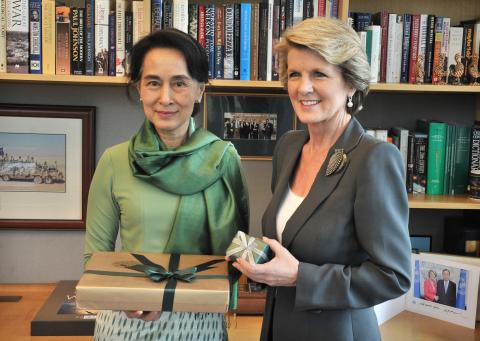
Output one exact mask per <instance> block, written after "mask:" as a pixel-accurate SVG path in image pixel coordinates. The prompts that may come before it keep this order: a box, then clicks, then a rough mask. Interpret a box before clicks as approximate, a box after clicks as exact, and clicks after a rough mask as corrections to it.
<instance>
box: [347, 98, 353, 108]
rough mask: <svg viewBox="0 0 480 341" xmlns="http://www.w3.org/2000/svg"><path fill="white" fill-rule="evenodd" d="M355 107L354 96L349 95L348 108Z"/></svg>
mask: <svg viewBox="0 0 480 341" xmlns="http://www.w3.org/2000/svg"><path fill="white" fill-rule="evenodd" d="M352 107H353V101H352V96H347V108H352Z"/></svg>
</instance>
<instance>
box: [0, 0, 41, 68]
mask: <svg viewBox="0 0 480 341" xmlns="http://www.w3.org/2000/svg"><path fill="white" fill-rule="evenodd" d="M29 12H30V13H29V14H30V15H29V17H30V69H29V71H30V73H36V74H41V73H42V1H41V0H30V8H29ZM0 21H1V19H0ZM0 25H1V24H0ZM0 48H1V47H0Z"/></svg>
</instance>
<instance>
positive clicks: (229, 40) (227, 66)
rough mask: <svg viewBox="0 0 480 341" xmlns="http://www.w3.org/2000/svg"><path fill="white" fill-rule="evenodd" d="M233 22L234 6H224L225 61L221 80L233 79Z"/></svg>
mask: <svg viewBox="0 0 480 341" xmlns="http://www.w3.org/2000/svg"><path fill="white" fill-rule="evenodd" d="M234 21H235V7H234V5H233V4H229V5H225V59H224V60H223V78H225V79H233V58H234V57H233V55H234V51H235V50H234V44H235V43H234V31H235V29H234V25H235V23H234Z"/></svg>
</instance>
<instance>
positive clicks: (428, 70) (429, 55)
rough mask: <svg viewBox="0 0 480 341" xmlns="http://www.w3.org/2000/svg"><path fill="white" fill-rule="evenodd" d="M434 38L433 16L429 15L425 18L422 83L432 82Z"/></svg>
mask: <svg viewBox="0 0 480 341" xmlns="http://www.w3.org/2000/svg"><path fill="white" fill-rule="evenodd" d="M434 38H435V16H434V15H429V16H428V19H427V47H426V49H425V76H424V77H423V81H424V83H432V65H433V41H434Z"/></svg>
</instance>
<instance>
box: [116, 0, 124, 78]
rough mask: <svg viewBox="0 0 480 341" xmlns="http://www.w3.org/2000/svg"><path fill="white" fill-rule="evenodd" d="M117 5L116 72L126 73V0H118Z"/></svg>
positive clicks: (121, 74)
mask: <svg viewBox="0 0 480 341" xmlns="http://www.w3.org/2000/svg"><path fill="white" fill-rule="evenodd" d="M116 1H117V2H116V6H115V27H116V33H115V39H116V43H115V54H116V58H115V74H116V75H117V76H119V77H121V76H124V75H125V8H126V2H125V0H116Z"/></svg>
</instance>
